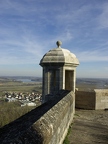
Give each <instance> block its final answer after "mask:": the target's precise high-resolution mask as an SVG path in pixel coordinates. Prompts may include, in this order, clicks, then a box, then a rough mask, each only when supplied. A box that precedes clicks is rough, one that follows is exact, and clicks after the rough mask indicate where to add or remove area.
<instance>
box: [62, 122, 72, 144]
mask: <svg viewBox="0 0 108 144" xmlns="http://www.w3.org/2000/svg"><path fill="white" fill-rule="evenodd" d="M71 127H72V124H71V125H70V126H69V129H68V133H67V135H66V137H65V140H64V141H63V144H70V141H69V139H68V136H69V134H70V132H71Z"/></svg>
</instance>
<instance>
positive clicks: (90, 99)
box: [75, 89, 108, 110]
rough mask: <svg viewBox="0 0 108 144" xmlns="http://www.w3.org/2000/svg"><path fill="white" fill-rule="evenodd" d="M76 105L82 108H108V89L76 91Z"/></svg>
mask: <svg viewBox="0 0 108 144" xmlns="http://www.w3.org/2000/svg"><path fill="white" fill-rule="evenodd" d="M75 107H76V108H81V109H92V110H94V109H95V110H98V109H108V89H94V90H93V91H79V90H76V92H75Z"/></svg>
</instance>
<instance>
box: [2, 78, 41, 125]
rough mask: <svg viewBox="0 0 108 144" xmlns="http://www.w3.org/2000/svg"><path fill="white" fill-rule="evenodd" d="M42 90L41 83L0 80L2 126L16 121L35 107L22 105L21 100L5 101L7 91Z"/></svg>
mask: <svg viewBox="0 0 108 144" xmlns="http://www.w3.org/2000/svg"><path fill="white" fill-rule="evenodd" d="M36 91H37V92H39V93H41V92H42V84H41V83H23V82H16V81H15V82H14V81H4V82H0V97H1V98H0V127H3V126H4V125H6V124H8V123H10V122H12V121H14V120H15V119H17V118H18V117H20V116H22V115H24V114H25V113H27V112H29V111H31V110H32V109H33V108H35V107H29V106H25V107H21V106H20V105H21V104H20V102H18V101H17V102H10V103H9V102H5V100H4V99H5V98H4V95H5V92H23V93H24V92H28V93H31V92H36Z"/></svg>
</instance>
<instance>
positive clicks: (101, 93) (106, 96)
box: [94, 89, 108, 109]
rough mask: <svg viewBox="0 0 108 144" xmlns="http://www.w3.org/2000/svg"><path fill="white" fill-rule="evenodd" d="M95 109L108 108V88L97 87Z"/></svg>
mask: <svg viewBox="0 0 108 144" xmlns="http://www.w3.org/2000/svg"><path fill="white" fill-rule="evenodd" d="M94 91H95V95H96V104H95V109H108V89H95V90H94Z"/></svg>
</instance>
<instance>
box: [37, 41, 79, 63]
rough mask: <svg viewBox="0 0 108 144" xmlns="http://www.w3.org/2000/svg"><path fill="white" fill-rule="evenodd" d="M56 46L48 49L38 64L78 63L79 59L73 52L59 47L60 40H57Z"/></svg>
mask: <svg viewBox="0 0 108 144" xmlns="http://www.w3.org/2000/svg"><path fill="white" fill-rule="evenodd" d="M56 44H57V46H58V47H57V48H54V49H52V50H49V52H47V53H46V54H45V55H44V56H43V58H42V59H41V61H40V65H44V64H49V63H52V64H53V63H62V64H73V65H74V64H75V65H79V61H78V59H77V58H76V56H75V54H73V53H71V52H70V51H69V50H67V49H64V48H61V47H60V46H61V41H57V43H56Z"/></svg>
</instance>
